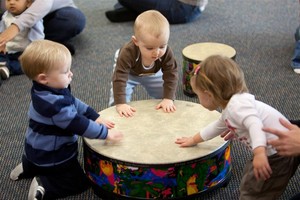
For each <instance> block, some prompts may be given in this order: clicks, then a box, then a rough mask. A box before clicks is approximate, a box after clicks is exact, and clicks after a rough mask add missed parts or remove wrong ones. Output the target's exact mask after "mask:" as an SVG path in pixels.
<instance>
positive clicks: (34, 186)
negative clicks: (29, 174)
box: [28, 177, 45, 200]
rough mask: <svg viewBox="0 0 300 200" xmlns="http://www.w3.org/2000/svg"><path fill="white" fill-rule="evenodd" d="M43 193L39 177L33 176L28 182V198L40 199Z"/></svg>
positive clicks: (31, 199)
mask: <svg viewBox="0 0 300 200" xmlns="http://www.w3.org/2000/svg"><path fill="white" fill-rule="evenodd" d="M44 195H45V189H44V188H43V186H42V184H41V182H40V179H39V178H38V177H34V178H33V179H32V182H31V184H30V188H29V193H28V200H42V199H43V197H44Z"/></svg>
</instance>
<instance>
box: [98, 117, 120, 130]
mask: <svg viewBox="0 0 300 200" xmlns="http://www.w3.org/2000/svg"><path fill="white" fill-rule="evenodd" d="M96 122H97V123H98V124H103V125H104V126H106V127H107V128H109V129H110V128H114V127H115V123H114V122H112V121H109V120H106V119H103V118H101V117H98V118H97V119H96Z"/></svg>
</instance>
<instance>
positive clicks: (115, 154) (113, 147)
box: [84, 100, 226, 164]
mask: <svg viewBox="0 0 300 200" xmlns="http://www.w3.org/2000/svg"><path fill="white" fill-rule="evenodd" d="M159 102H160V100H143V101H135V102H131V103H130V105H132V106H133V107H135V108H136V110H137V111H136V112H135V114H134V116H133V117H130V118H126V117H120V116H119V114H118V113H117V112H116V108H115V106H113V107H109V108H107V109H105V110H103V111H101V112H100V114H101V117H103V118H104V119H108V120H111V121H113V122H115V124H116V125H115V129H118V130H120V131H122V132H123V134H124V138H123V139H122V140H121V141H120V142H118V143H112V142H105V141H104V140H96V139H87V138H84V140H85V142H86V144H87V145H88V146H89V147H90V148H91V149H92V150H94V151H96V152H97V153H99V154H101V155H104V156H107V157H109V158H112V159H116V160H119V161H124V162H130V163H137V164H170V163H179V162H184V161H188V160H192V159H197V158H200V157H203V156H207V155H209V154H211V153H213V152H214V151H216V150H218V149H219V148H221V147H222V146H223V145H225V144H226V142H225V141H224V139H223V138H221V137H216V138H214V139H212V140H210V141H206V142H203V143H200V144H198V145H196V146H194V147H188V148H180V147H179V145H177V144H175V140H176V138H178V137H182V136H193V135H194V134H195V133H197V132H199V131H200V130H201V128H203V127H205V126H206V125H207V124H209V123H210V122H212V121H214V120H216V119H218V118H219V117H220V113H219V112H217V111H209V110H207V109H205V108H204V107H203V106H201V105H200V104H198V103H193V102H187V101H178V100H176V101H175V105H176V108H177V110H176V112H174V113H165V112H163V110H162V109H160V110H156V109H155V106H156V105H157V104H158V103H159Z"/></svg>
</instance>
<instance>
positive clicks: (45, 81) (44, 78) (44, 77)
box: [36, 73, 48, 85]
mask: <svg viewBox="0 0 300 200" xmlns="http://www.w3.org/2000/svg"><path fill="white" fill-rule="evenodd" d="M36 81H37V82H38V83H40V84H43V85H47V84H48V79H47V75H46V74H44V73H42V74H39V75H37V77H36Z"/></svg>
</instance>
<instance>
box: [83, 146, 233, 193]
mask: <svg viewBox="0 0 300 200" xmlns="http://www.w3.org/2000/svg"><path fill="white" fill-rule="evenodd" d="M225 144H226V145H223V146H222V147H221V148H219V149H218V150H216V151H215V152H213V153H212V154H211V155H209V156H206V157H204V158H199V159H196V160H191V161H187V162H183V163H180V164H178V163H177V164H166V165H145V164H142V165H138V164H132V165H131V164H130V163H124V162H118V161H117V160H113V159H110V158H107V157H105V156H103V155H100V154H99V153H97V152H95V151H94V150H92V149H91V148H90V147H89V146H88V145H87V144H85V142H84V169H85V172H86V174H87V176H88V178H89V179H90V180H91V182H92V183H93V185H94V186H95V187H94V189H96V190H97V188H98V189H100V190H101V192H99V193H100V195H101V193H103V192H104V193H106V194H105V195H107V194H109V193H111V197H116V196H119V197H122V198H127V197H128V198H130V199H157V198H158V199H180V198H186V197H190V196H195V195H197V194H200V193H202V192H204V191H208V190H211V189H214V188H217V187H219V185H220V184H224V182H225V181H226V180H227V179H228V178H229V174H230V172H231V156H230V145H229V143H225ZM95 193H96V194H97V192H95ZM99 193H98V195H99Z"/></svg>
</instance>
